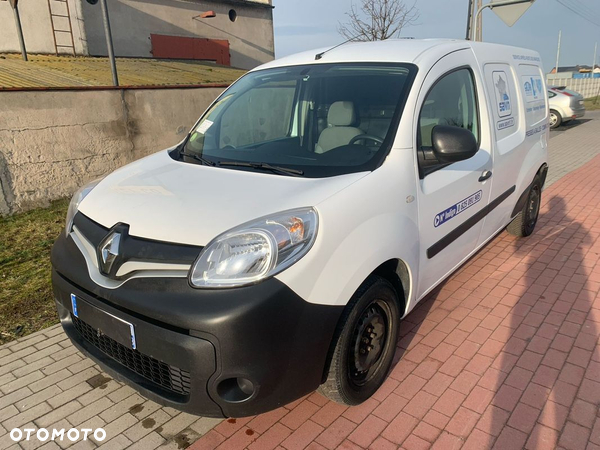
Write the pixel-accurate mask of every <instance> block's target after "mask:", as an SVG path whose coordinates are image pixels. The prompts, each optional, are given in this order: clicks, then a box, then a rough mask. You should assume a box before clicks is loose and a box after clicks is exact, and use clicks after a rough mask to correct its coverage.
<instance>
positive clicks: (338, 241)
mask: <svg viewBox="0 0 600 450" xmlns="http://www.w3.org/2000/svg"><path fill="white" fill-rule="evenodd" d="M411 155H412V152H411V151H410V150H408V151H405V150H396V151H392V154H390V156H388V159H387V160H386V162H385V163H384V165H383V166H382V167H380V168H379V169H377V170H376V171H375V172H373V173H371V174H369V175H368V176H366V177H364V178H362V179H360V180H359V181H357V182H356V183H354V184H352V185H351V186H349V187H347V188H346V189H344V190H342V191H341V192H339V193H337V194H336V195H334V196H333V197H331V198H329V199H327V200H326V201H324V202H322V203H321V204H319V205H317V211H318V213H319V230H318V235H317V240H316V242H315V245H314V246H313V248H312V249H311V250H310V251H309V253H308V254H307V255H306V256H305V257H304V258H303V259H301V260H300V261H299V262H298V263H296V264H295V265H293V266H292V267H290V268H289V269H287V270H285V271H284V272H282V273H280V274H279V275H277V278H278V279H279V280H280V281H282V282H283V283H285V284H286V285H287V286H289V287H290V288H291V289H292V290H294V291H295V292H296V293H297V294H298V295H300V296H301V297H302V298H303V299H304V300H306V301H308V302H311V303H318V304H325V305H345V304H347V303H348V301H349V300H350V298H351V297H352V295H353V294H354V292H355V291H356V290H357V289H358V287H359V286H360V285H361V284H362V282H363V281H364V280H365V279H367V278H368V277H369V275H370V274H371V273H373V271H374V270H375V269H377V268H378V267H379V266H380V265H381V264H382V263H384V262H387V261H389V260H391V259H399V260H401V261H403V262H404V264H405V265H406V266H407V269H408V272H409V274H410V277H409V278H410V280H411V285H413V286H414V285H416V282H417V280H416V274H415V272H414V268H416V267H418V258H419V231H418V207H417V201H416V200H415V198H416V192H415V191H416V185H415V181H414V177H415V175H414V166H413V165H412V158H411ZM403 288H404V289H405V291H410V292H412V289H411V288H412V286H403ZM410 296H412V294H409V298H407V299H406V303H407V304H409V303H412V302H411V301H410V300H411V298H410Z"/></svg>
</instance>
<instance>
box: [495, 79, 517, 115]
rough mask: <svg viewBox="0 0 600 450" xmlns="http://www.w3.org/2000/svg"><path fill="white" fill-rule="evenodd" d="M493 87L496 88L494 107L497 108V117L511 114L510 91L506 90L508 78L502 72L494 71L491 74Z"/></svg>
mask: <svg viewBox="0 0 600 450" xmlns="http://www.w3.org/2000/svg"><path fill="white" fill-rule="evenodd" d="M492 77H493V81H494V87H495V88H496V89H495V90H496V105H497V106H498V116H500V117H507V116H510V115H511V114H512V106H511V101H510V90H509V88H508V76H507V75H506V72H504V71H495V72H493V73H492Z"/></svg>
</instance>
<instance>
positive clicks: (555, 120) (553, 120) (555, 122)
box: [550, 109, 563, 130]
mask: <svg viewBox="0 0 600 450" xmlns="http://www.w3.org/2000/svg"><path fill="white" fill-rule="evenodd" d="M562 122H563V118H562V116H561V115H560V113H559V112H558V111H556V110H554V109H551V110H550V129H551V130H554V129H556V128H558V127H560V124H561V123H562Z"/></svg>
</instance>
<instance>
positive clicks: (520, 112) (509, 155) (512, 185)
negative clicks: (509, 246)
mask: <svg viewBox="0 0 600 450" xmlns="http://www.w3.org/2000/svg"><path fill="white" fill-rule="evenodd" d="M477 50H478V49H477V48H475V53H476V55H477V57H478V59H479V61H480V64H481V67H482V70H483V73H484V77H485V84H486V92H487V96H488V107H489V108H490V111H491V115H492V117H493V133H494V134H495V147H494V171H493V173H494V175H493V177H492V194H491V198H496V197H498V196H499V195H502V194H503V193H505V192H509V191H512V190H514V191H513V193H512V194H511V195H510V197H509V198H508V199H507V200H506V201H505V202H503V203H501V204H500V205H498V206H497V207H496V208H495V209H494V210H493V211H491V212H490V213H489V214H488V216H487V217H486V219H485V223H484V227H483V229H482V232H481V239H480V244H483V243H485V242H487V240H489V238H490V236H492V235H494V234H495V233H496V232H497V231H499V230H501V229H502V228H504V227H505V226H506V225H507V224H508V223H509V222H510V220H511V218H512V217H511V215H512V212H513V210H514V207H515V204H516V202H517V200H518V198H519V196H520V195H521V193H522V192H523V191H524V190H525V189H526V188H527V187H528V186H529V184H531V182H532V181H533V178H534V176H535V174H536V172H537V171H538V170H539V168H540V167H541V166H542V164H544V163H545V162H546V161H547V143H548V127H547V123H548V113H547V96H546V87H545V84H544V80H543V78H544V77H543V73H542V70H541V67H540V64H541V61H540V58H539V55H537V54H536V53H534V52H531V51H529V50H523V49H519V48H511V47H499V48H498V51H494V52H489V51H487V52H482V51H477ZM523 61H525V62H526V63H525V64H522V62H523ZM531 80H534V81H533V83H534V84H535V96H534V95H533V91H532V90H531V89H529V90H526V86H527V84H526V83H529V86H531V84H532V81H531ZM540 86H541V89H540Z"/></svg>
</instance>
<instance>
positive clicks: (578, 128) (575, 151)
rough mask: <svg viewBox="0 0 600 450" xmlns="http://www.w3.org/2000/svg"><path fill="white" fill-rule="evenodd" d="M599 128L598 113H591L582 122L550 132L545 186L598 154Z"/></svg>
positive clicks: (599, 147)
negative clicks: (548, 167)
mask: <svg viewBox="0 0 600 450" xmlns="http://www.w3.org/2000/svg"><path fill="white" fill-rule="evenodd" d="M599 128H600V111H591V112H588V113H587V114H586V117H585V118H583V119H582V120H574V121H572V122H568V123H567V125H564V126H562V127H559V128H558V130H556V131H554V130H553V131H550V146H549V151H548V153H549V161H548V162H549V166H550V170H549V173H548V177H547V179H546V186H551V185H552V184H554V183H555V182H556V181H558V180H559V179H560V178H562V177H564V176H565V175H566V174H567V173H569V172H571V171H573V170H575V169H578V168H579V167H581V166H582V165H584V164H585V163H586V162H588V161H589V160H590V159H592V158H594V157H595V156H596V155H598V154H599V153H600V146H599V144H598V129H599Z"/></svg>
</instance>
